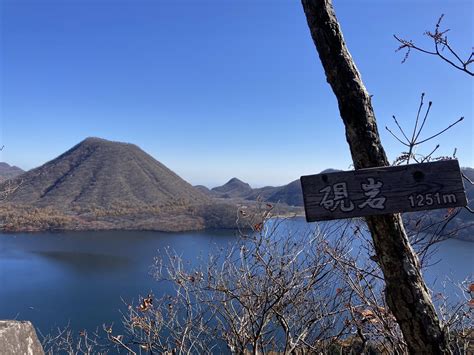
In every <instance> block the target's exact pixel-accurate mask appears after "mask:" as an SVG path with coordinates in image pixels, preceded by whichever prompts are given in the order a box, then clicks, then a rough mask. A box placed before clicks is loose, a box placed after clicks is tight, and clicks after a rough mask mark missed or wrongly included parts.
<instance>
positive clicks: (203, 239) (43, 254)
mask: <svg viewBox="0 0 474 355" xmlns="http://www.w3.org/2000/svg"><path fill="white" fill-rule="evenodd" d="M285 227H287V228H289V229H298V228H299V229H304V230H307V229H308V225H307V224H306V223H305V222H304V221H302V220H295V221H288V222H285ZM236 239H237V234H236V232H235V231H230V230H217V231H198V232H184V233H161V232H132V231H104V232H61V233H15V234H0V319H13V318H16V319H20V320H30V321H32V322H33V323H34V324H35V325H36V326H37V327H38V328H39V329H41V331H43V332H48V331H50V330H51V329H52V328H55V327H57V326H65V325H67V324H68V323H70V325H71V327H72V328H73V329H90V330H93V329H95V328H96V327H97V326H101V324H103V323H111V322H114V323H115V324H120V318H121V314H120V310H122V311H125V310H126V306H125V304H124V303H123V301H122V300H125V301H127V302H132V301H134V300H135V301H137V299H138V296H139V295H146V294H148V293H149V292H153V293H154V294H155V295H160V294H163V292H165V291H166V290H164V289H162V287H164V286H163V284H158V283H157V282H155V281H154V280H153V278H152V276H151V275H150V273H149V272H150V267H151V265H152V263H153V258H154V257H155V256H156V255H157V254H158V250H159V249H160V250H162V249H163V248H165V247H170V248H172V249H174V250H175V251H176V252H177V253H178V254H180V255H182V257H183V258H184V259H185V260H188V261H189V263H191V264H197V263H200V262H202V260H207V258H208V255H209V254H210V253H217V252H219V250H220V249H222V248H227V247H228V245H229V244H231V243H233V242H235V241H236ZM473 255H474V243H470V242H465V241H460V240H449V241H445V242H443V243H442V244H441V245H440V247H439V251H438V253H437V254H436V255H435V257H434V259H433V260H438V259H439V260H440V261H439V262H438V263H437V264H436V265H434V266H431V267H430V268H429V269H428V270H427V271H426V272H425V277H426V279H427V282H428V284H429V286H430V287H431V288H432V289H434V290H439V291H441V289H442V282H441V281H442V280H443V279H444V278H445V276H448V277H450V278H451V279H452V280H454V281H461V280H463V279H465V278H466V277H467V276H470V275H471V276H472V274H473V272H474V270H473V268H474V259H473ZM449 292H450V294H452V295H453V296H454V293H456V292H458V293H459V292H460V291H457V290H455V289H454V288H450V289H449Z"/></svg>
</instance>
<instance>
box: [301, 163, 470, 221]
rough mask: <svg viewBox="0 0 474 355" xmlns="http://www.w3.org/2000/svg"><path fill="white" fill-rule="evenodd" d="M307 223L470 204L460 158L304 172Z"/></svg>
mask: <svg viewBox="0 0 474 355" xmlns="http://www.w3.org/2000/svg"><path fill="white" fill-rule="evenodd" d="M300 181H301V186H302V188H303V199H304V208H305V212H306V220H307V221H308V222H314V221H324V220H330V219H339V218H351V217H362V216H370V215H379V214H386V213H397V212H414V211H422V210H430V209H438V208H450V207H461V206H466V205H467V199H466V194H465V192H464V186H463V183H462V176H461V170H460V168H459V163H458V161H457V160H454V159H453V160H441V161H437V162H432V163H421V164H410V165H399V166H390V167H383V168H370V169H360V170H354V171H344V172H337V173H327V174H325V173H322V174H318V175H309V176H302V177H301V178H300Z"/></svg>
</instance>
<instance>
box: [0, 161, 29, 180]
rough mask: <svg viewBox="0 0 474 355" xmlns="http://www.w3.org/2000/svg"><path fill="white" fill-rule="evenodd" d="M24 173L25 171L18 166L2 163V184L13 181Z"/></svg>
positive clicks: (0, 176)
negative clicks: (9, 180)
mask: <svg viewBox="0 0 474 355" xmlns="http://www.w3.org/2000/svg"><path fill="white" fill-rule="evenodd" d="M23 173H24V171H23V169H20V168H19V167H17V166H14V165H9V164H7V163H5V162H0V182H2V181H5V180H8V179H13V178H15V177H17V176H18V175H21V174H23Z"/></svg>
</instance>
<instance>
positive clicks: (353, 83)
mask: <svg viewBox="0 0 474 355" xmlns="http://www.w3.org/2000/svg"><path fill="white" fill-rule="evenodd" d="M302 4H303V9H304V12H305V14H306V18H307V22H308V26H309V29H310V31H311V36H312V38H313V41H314V44H315V45H316V48H317V51H318V53H319V58H320V60H321V62H322V65H323V67H324V71H325V73H326V77H327V81H328V83H329V84H330V85H331V87H332V90H333V91H334V94H335V95H336V97H337V100H338V104H339V111H340V115H341V118H342V120H343V122H344V125H345V129H346V139H347V142H348V143H349V146H350V150H351V155H352V160H353V162H354V167H355V169H362V168H371V167H377V166H388V165H389V162H388V159H387V156H386V154H385V151H384V149H383V146H382V144H381V142H380V137H379V133H378V130H377V124H376V120H375V114H374V111H373V108H372V103H371V98H370V95H369V94H368V92H367V90H366V88H365V86H364V84H363V82H362V79H361V76H360V73H359V71H358V70H357V67H356V66H355V64H354V61H353V60H352V57H351V55H350V53H349V51H348V49H347V47H346V44H345V42H344V38H343V36H342V32H341V29H340V27H339V23H338V21H337V18H336V15H335V12H334V9H333V6H332V2H331V0H302ZM366 221H367V225H368V227H369V230H370V232H371V235H372V238H373V241H374V248H375V251H376V253H377V259H378V262H379V264H380V267H381V269H382V271H383V274H384V279H385V287H386V288H385V297H386V300H387V304H388V306H389V307H390V310H391V311H392V313H393V314H394V316H395V318H396V320H397V322H398V324H399V325H400V328H401V330H402V332H403V336H404V338H405V340H406V342H407V346H408V349H409V351H410V353H412V354H447V353H449V349H448V344H447V337H446V335H445V333H444V331H443V329H442V328H441V325H440V322H439V319H438V316H437V314H436V311H435V308H434V306H433V303H432V301H431V299H430V296H429V293H428V290H427V287H426V285H425V283H424V281H423V278H422V276H421V272H420V266H419V261H418V259H417V257H416V255H415V253H414V251H413V249H412V247H411V246H410V243H409V241H408V237H407V234H406V232H405V229H404V226H403V222H402V219H401V216H400V214H387V215H381V216H371V217H367V218H366Z"/></svg>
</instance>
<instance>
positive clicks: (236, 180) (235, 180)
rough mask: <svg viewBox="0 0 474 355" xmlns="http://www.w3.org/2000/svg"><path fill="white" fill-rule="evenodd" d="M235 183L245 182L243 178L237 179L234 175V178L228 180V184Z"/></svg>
mask: <svg viewBox="0 0 474 355" xmlns="http://www.w3.org/2000/svg"><path fill="white" fill-rule="evenodd" d="M235 183H240V184H245V183H244V182H243V181H242V180H240V179H237V178H236V177H233V178H232V179H230V180H229V181H227V184H235Z"/></svg>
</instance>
